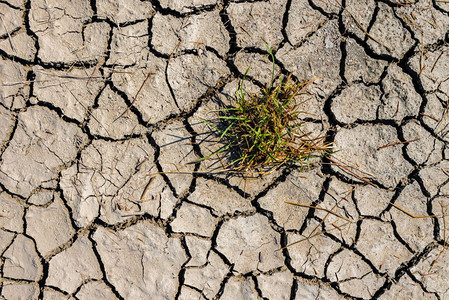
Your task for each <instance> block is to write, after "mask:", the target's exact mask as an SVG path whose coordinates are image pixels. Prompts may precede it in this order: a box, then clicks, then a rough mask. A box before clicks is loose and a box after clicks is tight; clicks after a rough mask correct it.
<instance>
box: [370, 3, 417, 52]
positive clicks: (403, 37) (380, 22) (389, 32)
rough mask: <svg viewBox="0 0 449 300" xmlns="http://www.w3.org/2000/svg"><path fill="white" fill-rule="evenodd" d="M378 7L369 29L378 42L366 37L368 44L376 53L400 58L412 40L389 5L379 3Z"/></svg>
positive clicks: (412, 42) (410, 45)
mask: <svg viewBox="0 0 449 300" xmlns="http://www.w3.org/2000/svg"><path fill="white" fill-rule="evenodd" d="M379 8H380V10H379V13H378V14H377V16H376V20H375V22H374V25H373V26H372V27H371V29H370V31H369V33H370V35H371V36H373V37H374V38H375V39H376V40H377V41H378V42H375V41H374V40H373V39H368V41H367V42H368V45H369V46H370V47H371V48H372V49H373V50H374V51H375V52H376V53H378V54H390V55H392V56H393V57H396V58H399V59H400V58H402V57H403V56H404V54H405V53H406V52H407V51H408V50H409V49H410V48H411V47H412V46H413V44H414V41H413V40H412V38H411V34H410V33H409V32H408V30H407V29H406V28H404V26H403V25H402V23H401V21H400V20H399V19H398V17H397V16H396V15H395V13H394V11H393V9H392V8H391V7H390V6H388V5H387V4H384V3H379ZM365 28H366V27H365Z"/></svg>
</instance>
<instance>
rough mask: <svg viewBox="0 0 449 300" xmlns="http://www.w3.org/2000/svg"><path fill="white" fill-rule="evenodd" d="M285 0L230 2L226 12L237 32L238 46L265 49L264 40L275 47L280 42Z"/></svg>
mask: <svg viewBox="0 0 449 300" xmlns="http://www.w3.org/2000/svg"><path fill="white" fill-rule="evenodd" d="M286 3H287V1H285V0H280V1H275V2H253V3H245V2H243V3H231V4H229V6H228V8H227V10H226V11H227V13H228V15H229V19H230V20H231V24H232V26H233V28H234V30H235V32H236V33H237V37H236V38H237V45H238V46H239V47H257V48H260V49H263V50H265V45H264V41H265V42H266V43H267V44H268V45H269V46H270V47H271V48H272V49H276V48H277V47H278V46H279V44H280V43H281V42H282V32H281V29H282V22H281V20H282V16H283V14H284V11H285V5H286Z"/></svg>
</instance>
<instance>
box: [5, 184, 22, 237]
mask: <svg viewBox="0 0 449 300" xmlns="http://www.w3.org/2000/svg"><path fill="white" fill-rule="evenodd" d="M23 214H24V207H23V205H22V204H21V203H20V202H19V201H18V200H17V199H14V198H13V197H11V196H9V195H8V194H7V193H5V192H1V193H0V216H1V217H0V228H2V229H6V230H10V231H14V232H22V230H23V220H22V217H23Z"/></svg>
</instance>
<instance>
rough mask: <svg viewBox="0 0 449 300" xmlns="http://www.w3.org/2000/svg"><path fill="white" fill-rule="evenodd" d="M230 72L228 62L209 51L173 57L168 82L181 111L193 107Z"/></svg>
mask: <svg viewBox="0 0 449 300" xmlns="http://www.w3.org/2000/svg"><path fill="white" fill-rule="evenodd" d="M228 73H229V69H228V68H227V67H226V63H225V62H224V61H223V60H220V59H219V58H218V57H216V56H215V54H213V53H211V52H209V51H204V52H203V53H201V54H198V55H194V54H185V55H181V56H177V57H175V58H173V59H171V61H170V63H169V65H168V68H167V78H168V82H169V84H170V86H171V87H172V89H173V93H174V95H175V97H176V102H177V105H178V107H179V109H180V110H181V111H188V110H190V109H192V108H193V107H194V106H195V102H196V100H197V98H199V97H200V96H201V95H203V94H204V93H205V92H206V91H207V89H209V88H212V87H214V86H215V85H216V84H217V83H218V82H219V80H220V78H221V77H225V76H226V75H227V74H228Z"/></svg>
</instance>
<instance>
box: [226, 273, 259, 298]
mask: <svg viewBox="0 0 449 300" xmlns="http://www.w3.org/2000/svg"><path fill="white" fill-rule="evenodd" d="M222 297H223V299H236V300H255V299H259V297H258V296H257V292H256V289H255V286H254V282H253V281H252V280H251V279H249V278H243V277H236V276H233V277H231V278H230V279H229V281H228V282H226V285H225V288H224V292H223V295H222Z"/></svg>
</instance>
